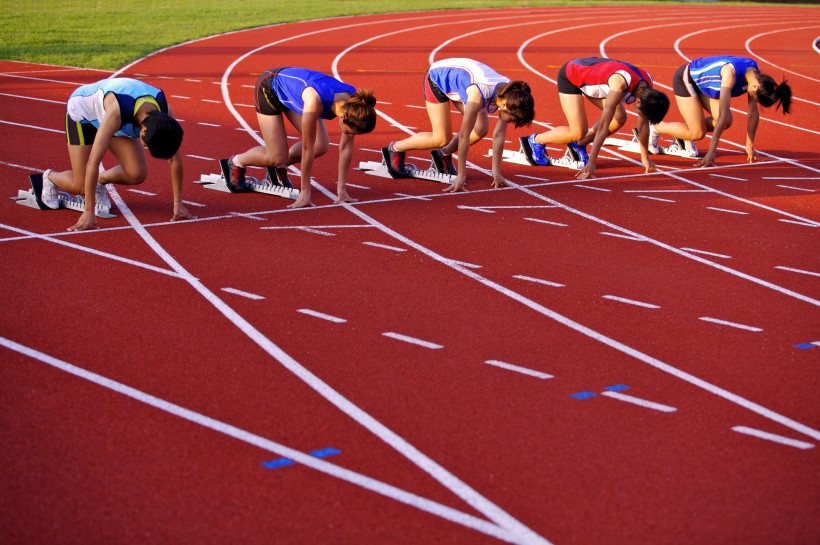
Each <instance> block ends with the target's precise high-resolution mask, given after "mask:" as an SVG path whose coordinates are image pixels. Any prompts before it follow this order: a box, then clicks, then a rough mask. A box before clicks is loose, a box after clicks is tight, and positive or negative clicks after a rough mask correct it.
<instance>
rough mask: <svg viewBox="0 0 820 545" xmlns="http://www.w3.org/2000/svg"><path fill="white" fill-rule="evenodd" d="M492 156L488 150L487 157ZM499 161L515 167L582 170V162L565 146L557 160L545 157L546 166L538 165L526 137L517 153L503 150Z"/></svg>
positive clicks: (522, 138) (491, 151)
mask: <svg viewBox="0 0 820 545" xmlns="http://www.w3.org/2000/svg"><path fill="white" fill-rule="evenodd" d="M492 156H493V150H490V153H488V154H487V157H492ZM501 159H502V160H503V161H505V162H507V163H515V164H517V165H527V166H534V167H543V166H552V167H561V168H568V169H571V170H581V169H582V168H584V162H583V161H579V160H578V159H576V158H575V155H574V153H573V152H572V150H570V148H569V146H567V150H566V151H565V152H564V155H563V156H562V157H559V158H554V157H547V164H546V165H539V164H538V163H536V162H535V160H534V159H532V150H530V149H529V143H528V142H527V137H525V136H522V137H521V149H520V150H519V151H511V150H506V149H505V150H504V151H503V153H502V155H501Z"/></svg>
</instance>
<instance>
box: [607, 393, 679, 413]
mask: <svg viewBox="0 0 820 545" xmlns="http://www.w3.org/2000/svg"><path fill="white" fill-rule="evenodd" d="M601 395H602V396H605V397H611V398H612V399H617V400H618V401H624V402H626V403H632V404H633V405H638V406H640V407H644V408H646V409H652V410H653V411H660V412H662V413H673V412H675V411H677V410H678V409H676V408H675V407H670V406H669V405H663V404H662V403H655V402H654V401H647V400H645V399H641V398H639V397H634V396H630V395H626V394H622V393H620V392H610V391H606V392H601Z"/></svg>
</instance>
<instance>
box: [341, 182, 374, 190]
mask: <svg viewBox="0 0 820 545" xmlns="http://www.w3.org/2000/svg"><path fill="white" fill-rule="evenodd" d="M345 187H352V188H355V189H370V188H369V187H367V186H366V185H358V184H351V183H350V182H347V183H345Z"/></svg>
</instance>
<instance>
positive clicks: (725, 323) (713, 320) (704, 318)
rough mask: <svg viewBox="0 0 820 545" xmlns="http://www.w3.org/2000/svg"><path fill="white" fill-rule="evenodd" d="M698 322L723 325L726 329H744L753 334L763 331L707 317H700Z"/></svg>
mask: <svg viewBox="0 0 820 545" xmlns="http://www.w3.org/2000/svg"><path fill="white" fill-rule="evenodd" d="M698 320H703V321H704V322H711V323H713V324H719V325H725V326H728V327H734V328H736V329H744V330H746V331H753V332H755V333H757V332H760V331H763V330H762V329H761V328H759V327H754V326H750V325H744V324H738V323H736V322H727V321H726V320H718V319H717V318H710V317H708V316H701V317H700V318H698Z"/></svg>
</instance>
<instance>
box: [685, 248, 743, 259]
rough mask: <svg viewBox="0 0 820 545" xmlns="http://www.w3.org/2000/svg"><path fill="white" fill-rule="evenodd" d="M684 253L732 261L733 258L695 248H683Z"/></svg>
mask: <svg viewBox="0 0 820 545" xmlns="http://www.w3.org/2000/svg"><path fill="white" fill-rule="evenodd" d="M681 250H683V251H684V252H692V253H693V254H703V255H708V256H712V257H719V258H721V259H732V256H730V255H725V254H716V253H713V252H707V251H706V250H696V249H695V248H681Z"/></svg>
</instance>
